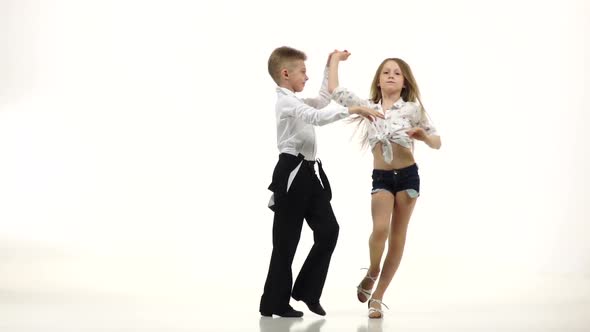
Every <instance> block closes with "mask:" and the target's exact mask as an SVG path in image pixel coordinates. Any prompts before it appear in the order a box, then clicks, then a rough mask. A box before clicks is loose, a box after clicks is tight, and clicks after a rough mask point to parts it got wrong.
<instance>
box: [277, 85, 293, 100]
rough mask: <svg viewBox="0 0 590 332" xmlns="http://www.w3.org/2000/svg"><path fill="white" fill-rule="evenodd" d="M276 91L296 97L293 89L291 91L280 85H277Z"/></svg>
mask: <svg viewBox="0 0 590 332" xmlns="http://www.w3.org/2000/svg"><path fill="white" fill-rule="evenodd" d="M277 93H283V94H285V95H291V96H294V97H297V96H295V93H294V92H293V91H291V90H289V89H287V88H283V87H280V86H277Z"/></svg>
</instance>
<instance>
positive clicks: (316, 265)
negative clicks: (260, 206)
mask: <svg viewBox="0 0 590 332" xmlns="http://www.w3.org/2000/svg"><path fill="white" fill-rule="evenodd" d="M301 161H302V162H303V163H302V165H301V166H300V169H299V171H298V172H297V175H296V176H295V178H294V179H293V182H292V183H291V186H290V188H289V190H288V191H287V182H288V177H289V174H290V173H291V171H293V169H295V167H296V166H297V165H299V163H300V162H301ZM318 166H319V170H320V177H321V178H322V183H323V184H324V185H323V186H322V184H321V183H320V181H319V179H318V177H317V175H316V173H315V170H314V163H313V162H309V161H305V160H303V156H302V155H299V156H298V157H295V156H292V155H289V154H281V155H280V156H279V162H278V163H277V165H276V167H275V170H274V173H273V182H272V184H271V185H270V187H269V189H271V190H272V191H273V192H274V195H275V206H274V207H273V208H271V209H273V211H274V212H275V215H274V221H273V229H272V243H273V250H272V256H271V259H270V266H269V268H268V275H267V277H266V283H265V285H264V293H263V294H262V298H261V300H260V311H261V312H262V311H265V312H282V311H285V310H288V309H289V308H290V307H289V300H290V298H291V296H293V298H294V299H296V300H303V301H306V302H317V301H319V299H320V297H321V295H322V290H323V288H324V283H325V281H326V275H327V274H328V267H329V265H330V259H331V257H332V252H333V251H334V248H335V247H336V242H337V239H338V232H339V226H338V222H337V221H336V217H335V216H334V212H333V211H332V206H331V204H330V199H331V197H332V194H331V189H330V185H329V182H328V179H327V177H326V175H325V173H324V171H323V168H322V166H321V162H319V161H318ZM303 219H305V220H306V221H307V224H308V225H309V227H310V228H311V229H312V231H313V238H314V244H313V247H312V248H311V251H310V252H309V254H308V255H307V258H306V260H305V262H304V264H303V266H302V268H301V271H299V275H298V276H297V279H296V280H295V284H294V285H293V276H292V275H293V274H292V270H291V265H292V263H293V257H294V256H295V251H296V249H297V244H298V243H299V238H300V236H301V228H302V226H303ZM292 285H293V288H292V289H291V286H292Z"/></svg>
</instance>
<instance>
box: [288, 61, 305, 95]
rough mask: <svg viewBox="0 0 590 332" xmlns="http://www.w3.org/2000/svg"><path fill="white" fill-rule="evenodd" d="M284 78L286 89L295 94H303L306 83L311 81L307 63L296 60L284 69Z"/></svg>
mask: <svg viewBox="0 0 590 332" xmlns="http://www.w3.org/2000/svg"><path fill="white" fill-rule="evenodd" d="M282 74H283V78H284V80H285V83H286V85H287V86H286V88H288V89H289V90H291V91H294V92H301V91H303V88H304V87H305V82H307V80H308V79H309V77H307V74H306V68H305V62H304V61H303V60H296V61H293V62H292V63H290V64H289V65H288V66H287V67H286V68H285V69H283V73H282Z"/></svg>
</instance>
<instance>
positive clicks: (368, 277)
mask: <svg viewBox="0 0 590 332" xmlns="http://www.w3.org/2000/svg"><path fill="white" fill-rule="evenodd" d="M361 270H367V274H366V275H365V279H371V280H373V281H377V278H379V276H376V277H371V276H370V275H369V269H367V268H366V267H363V268H361Z"/></svg>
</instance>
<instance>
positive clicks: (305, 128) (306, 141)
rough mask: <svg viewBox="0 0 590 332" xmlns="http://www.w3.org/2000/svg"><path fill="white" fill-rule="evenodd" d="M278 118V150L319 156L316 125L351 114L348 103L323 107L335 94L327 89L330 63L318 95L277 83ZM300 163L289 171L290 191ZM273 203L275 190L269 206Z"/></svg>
mask: <svg viewBox="0 0 590 332" xmlns="http://www.w3.org/2000/svg"><path fill="white" fill-rule="evenodd" d="M276 91H277V103H276V108H275V111H276V121H277V147H278V149H279V153H288V154H291V155H293V156H298V155H299V154H300V153H301V154H302V155H303V156H305V159H306V160H310V161H313V160H315V159H316V152H317V144H316V136H315V129H314V126H323V125H325V124H329V123H332V122H335V121H338V120H341V119H344V118H346V117H348V116H349V115H350V113H349V112H348V107H341V106H340V107H335V108H331V109H323V108H325V107H326V106H328V105H329V104H330V100H331V98H332V95H331V94H330V93H329V92H328V67H326V69H325V70H324V79H323V81H322V86H321V88H320V92H319V95H318V96H317V97H315V98H299V97H297V96H296V95H295V93H294V92H293V91H291V90H289V89H286V88H282V87H277V89H276ZM300 167H301V163H299V165H297V167H295V169H294V170H293V171H292V172H291V173H290V174H289V179H288V182H287V191H289V188H290V187H291V183H292V182H293V179H294V178H295V175H297V172H298V171H299V169H300ZM273 205H274V194H272V195H271V197H270V200H269V202H268V206H269V207H271V206H273Z"/></svg>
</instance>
